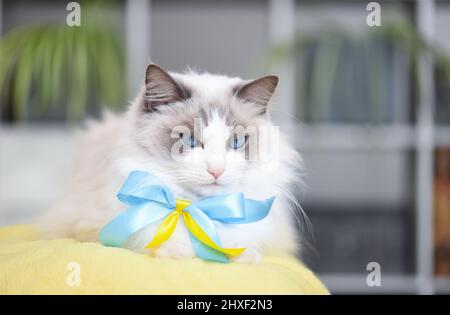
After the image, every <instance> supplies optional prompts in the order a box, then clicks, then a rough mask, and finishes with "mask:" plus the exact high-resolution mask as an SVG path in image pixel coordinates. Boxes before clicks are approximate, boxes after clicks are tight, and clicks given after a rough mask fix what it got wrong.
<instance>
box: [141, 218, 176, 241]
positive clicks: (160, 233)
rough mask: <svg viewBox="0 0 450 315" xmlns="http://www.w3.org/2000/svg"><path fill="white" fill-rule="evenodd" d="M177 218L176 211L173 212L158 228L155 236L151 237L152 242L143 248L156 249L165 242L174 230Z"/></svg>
mask: <svg viewBox="0 0 450 315" xmlns="http://www.w3.org/2000/svg"><path fill="white" fill-rule="evenodd" d="M179 217H180V215H179V214H178V212H177V211H173V212H172V213H171V214H169V215H168V216H167V218H165V219H164V221H163V222H162V223H161V225H160V226H159V227H158V230H157V231H156V233H155V236H153V239H152V241H151V242H150V243H149V244H148V245H147V246H145V247H146V248H150V247H156V246H159V245H161V244H162V243H164V242H165V241H167V240H168V239H169V238H170V236H171V235H172V233H173V231H174V230H175V228H176V226H177V223H178V218H179Z"/></svg>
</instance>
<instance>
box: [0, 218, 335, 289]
mask: <svg viewBox="0 0 450 315" xmlns="http://www.w3.org/2000/svg"><path fill="white" fill-rule="evenodd" d="M0 294H328V291H327V289H326V288H325V287H324V285H323V284H322V283H321V282H320V280H318V279H317V278H316V277H315V276H314V274H313V273H312V272H311V271H310V270H308V269H307V268H306V267H305V266H303V265H302V264H301V263H299V262H298V261H297V260H296V259H294V258H292V257H283V258H282V257H266V258H265V259H264V261H263V263H262V264H260V265H245V264H237V263H230V264H219V263H209V262H205V261H202V260H200V259H192V260H170V259H159V258H158V259H156V258H151V257H149V256H147V255H144V254H137V253H134V252H132V251H129V250H126V249H121V248H110V247H104V246H102V245H100V244H97V243H80V242H77V241H74V240H70V239H60V240H53V241H41V240H36V233H35V232H34V231H33V229H32V228H31V227H30V226H26V225H16V226H9V227H4V228H0Z"/></svg>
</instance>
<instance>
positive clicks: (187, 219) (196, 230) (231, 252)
mask: <svg viewBox="0 0 450 315" xmlns="http://www.w3.org/2000/svg"><path fill="white" fill-rule="evenodd" d="M183 219H184V223H185V224H186V227H187V228H188V229H189V232H191V233H192V235H193V236H195V237H196V238H197V239H198V240H199V241H200V242H202V243H203V244H205V245H207V246H209V247H211V248H212V249H215V250H216V251H218V252H220V253H223V254H225V255H228V256H232V257H235V256H239V255H240V254H242V252H243V251H244V250H245V248H222V247H221V246H219V245H217V244H216V242H214V241H213V240H212V239H211V238H210V237H209V235H208V234H207V233H206V232H205V231H204V230H203V229H202V228H201V227H200V225H198V224H197V222H195V220H194V219H193V218H192V216H191V214H190V213H189V212H187V211H185V212H183Z"/></svg>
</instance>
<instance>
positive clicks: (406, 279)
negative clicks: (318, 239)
mask: <svg viewBox="0 0 450 315" xmlns="http://www.w3.org/2000/svg"><path fill="white" fill-rule="evenodd" d="M318 276H319V278H320V279H321V280H322V281H323V283H325V285H326V286H327V288H328V290H330V292H331V293H335V294H344V293H359V294H385V293H405V294H416V293H420V287H421V283H420V282H419V280H418V278H416V277H415V276H414V275H410V276H408V275H403V274H399V275H397V274H389V275H385V276H383V274H382V275H381V286H379V287H376V286H374V287H370V286H368V285H367V283H366V277H367V274H345V273H342V274H341V273H339V274H319V275H318ZM434 293H436V294H450V277H435V278H434Z"/></svg>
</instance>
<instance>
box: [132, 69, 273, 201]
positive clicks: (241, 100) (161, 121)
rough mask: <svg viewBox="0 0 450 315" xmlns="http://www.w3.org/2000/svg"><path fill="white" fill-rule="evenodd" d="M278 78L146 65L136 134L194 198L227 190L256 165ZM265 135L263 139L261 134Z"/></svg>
mask: <svg viewBox="0 0 450 315" xmlns="http://www.w3.org/2000/svg"><path fill="white" fill-rule="evenodd" d="M277 82H278V79H277V77H275V76H267V77H264V78H261V79H259V80H255V81H251V82H243V81H241V80H240V79H232V78H227V77H222V76H212V75H208V74H204V75H197V74H188V75H179V74H173V75H170V74H169V73H167V72H165V71H164V70H162V69H161V68H159V67H158V66H155V65H150V66H149V67H148V69H147V73H146V86H145V95H144V96H143V97H142V100H141V104H140V108H139V110H138V111H137V116H136V125H135V128H136V132H135V138H136V140H137V143H138V144H139V145H140V146H141V147H143V148H144V149H145V150H146V152H148V154H149V158H151V159H152V161H153V162H155V163H158V167H159V168H160V170H161V171H162V172H164V174H165V175H166V176H167V177H169V178H170V179H171V180H172V181H174V182H176V183H177V184H179V185H181V186H182V187H183V188H185V189H187V190H189V191H190V192H192V193H194V194H196V195H198V196H207V195H212V194H220V193H223V192H226V191H227V190H228V189H229V188H230V187H233V186H234V187H236V185H239V183H240V182H241V181H242V179H243V178H244V177H245V176H248V174H249V173H251V172H257V171H258V169H260V167H261V164H260V163H261V161H260V156H259V154H258V152H259V151H260V150H259V148H260V147H259V145H260V143H259V142H260V141H261V137H260V133H261V130H262V129H263V128H265V130H266V131H267V130H269V132H270V127H271V123H270V120H269V119H268V118H267V115H266V107H267V103H268V101H269V99H270V97H271V95H272V93H273V92H274V90H275V87H276V85H277ZM265 139H267V138H265Z"/></svg>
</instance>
